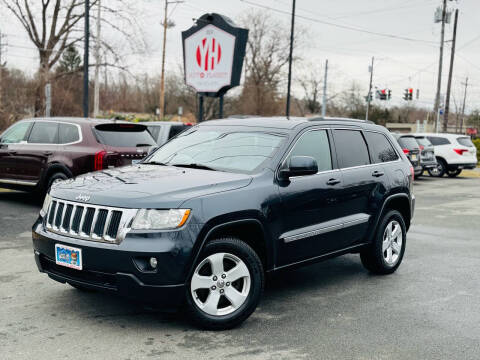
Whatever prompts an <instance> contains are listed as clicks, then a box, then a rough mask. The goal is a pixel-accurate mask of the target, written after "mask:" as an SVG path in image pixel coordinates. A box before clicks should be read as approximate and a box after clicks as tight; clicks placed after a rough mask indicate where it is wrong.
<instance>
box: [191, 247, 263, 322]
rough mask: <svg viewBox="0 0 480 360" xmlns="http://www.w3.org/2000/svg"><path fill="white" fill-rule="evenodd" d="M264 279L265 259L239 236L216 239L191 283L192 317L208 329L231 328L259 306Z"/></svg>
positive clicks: (199, 261)
mask: <svg viewBox="0 0 480 360" xmlns="http://www.w3.org/2000/svg"><path fill="white" fill-rule="evenodd" d="M264 282H265V278H264V272H263V266H262V262H261V261H260V258H259V257H258V255H257V254H256V253H255V251H254V250H253V249H252V248H251V247H250V246H248V245H247V244H246V243H245V242H243V241H241V240H239V239H236V238H221V239H217V240H213V241H211V242H209V243H208V244H207V245H206V246H205V248H204V250H203V251H202V253H201V255H200V257H199V259H198V262H197V263H196V264H195V270H194V271H193V274H192V275H191V277H190V278H189V280H188V282H187V287H186V288H187V289H186V291H187V294H186V295H187V296H186V298H187V307H188V310H189V313H190V317H191V319H192V320H193V321H194V322H195V323H196V324H197V325H199V326H200V327H202V328H204V329H209V330H225V329H231V328H233V327H235V326H237V325H239V324H241V323H242V322H243V321H245V320H246V319H247V318H248V317H249V316H250V315H251V314H252V313H253V311H254V310H255V309H256V307H257V305H258V303H259V302H260V298H261V295H262V292H263V287H264Z"/></svg>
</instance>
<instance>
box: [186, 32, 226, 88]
mask: <svg viewBox="0 0 480 360" xmlns="http://www.w3.org/2000/svg"><path fill="white" fill-rule="evenodd" d="M184 47H185V48H184V50H185V80H186V83H187V85H190V86H192V87H193V88H194V89H195V90H196V91H197V92H210V93H216V92H218V91H219V90H220V89H221V88H223V87H224V86H228V85H230V82H231V77H232V68H233V60H234V59H233V55H234V50H235V36H233V35H232V34H229V33H228V32H226V31H223V30H222V29H219V28H218V27H216V26H214V25H207V26H205V27H203V28H202V29H200V30H199V31H197V32H195V33H193V34H192V35H190V36H189V37H187V38H186V39H185V42H184Z"/></svg>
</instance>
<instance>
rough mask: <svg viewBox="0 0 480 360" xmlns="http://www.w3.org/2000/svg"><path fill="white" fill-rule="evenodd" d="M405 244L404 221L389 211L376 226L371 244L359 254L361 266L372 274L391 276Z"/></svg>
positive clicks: (397, 265) (397, 214)
mask: <svg viewBox="0 0 480 360" xmlns="http://www.w3.org/2000/svg"><path fill="white" fill-rule="evenodd" d="M406 243H407V231H406V226H405V220H404V219H403V216H402V214H401V213H400V212H398V211H397V210H389V211H388V212H387V213H385V215H383V217H382V219H381V220H380V224H379V225H378V228H377V232H376V234H375V237H374V239H373V242H372V244H370V245H369V246H368V247H367V248H365V249H364V250H362V251H361V252H360V258H361V260H362V264H363V266H364V267H365V268H366V269H367V270H369V271H371V272H372V273H374V274H381V275H386V274H391V273H393V272H395V270H397V269H398V267H399V266H400V264H401V263H402V259H403V255H404V254H405V246H406Z"/></svg>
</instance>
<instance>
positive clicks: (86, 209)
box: [33, 118, 414, 329]
mask: <svg viewBox="0 0 480 360" xmlns="http://www.w3.org/2000/svg"><path fill="white" fill-rule="evenodd" d="M412 171H413V170H412V167H411V165H410V163H409V161H408V159H407V158H406V157H405V155H404V154H403V152H402V149H401V148H400V147H399V146H398V144H397V143H396V142H395V140H394V139H393V138H392V136H391V135H390V134H389V133H388V131H387V130H385V128H383V127H380V126H376V125H373V124H370V123H366V122H363V121H356V120H345V119H295V120H286V119H275V118H273V119H272V118H270V119H265V118H258V119H243V120H242V119H229V120H217V121H209V122H206V123H202V124H201V125H199V126H196V127H192V128H191V129H190V130H187V131H185V132H183V133H182V134H180V135H179V136H177V137H176V138H174V139H173V140H171V141H170V142H168V143H167V144H165V145H164V146H162V147H161V148H159V149H158V150H157V151H155V152H154V153H153V154H151V155H150V156H148V157H147V158H145V160H144V161H143V162H142V163H140V164H136V165H131V166H126V167H123V168H115V169H108V170H103V171H99V172H94V173H90V174H86V175H82V176H79V177H77V178H76V179H70V180H65V181H60V182H58V183H56V184H54V185H53V187H52V189H51V191H50V193H49V195H48V196H47V198H46V199H45V203H44V205H43V208H42V210H41V212H40V217H39V218H38V220H37V222H36V223H35V224H34V226H33V246H34V251H35V260H36V262H37V265H38V268H39V270H40V271H41V272H45V273H47V274H48V275H49V276H50V277H51V278H52V279H54V280H57V281H60V282H62V283H65V282H67V283H69V284H71V285H73V286H74V287H76V288H80V289H101V290H107V291H112V292H116V293H118V294H121V295H124V296H127V297H131V298H136V299H141V300H142V301H146V302H149V303H152V304H155V305H157V306H161V307H164V308H166V307H177V306H181V305H182V304H184V303H185V302H186V305H187V308H188V310H189V311H190V313H191V317H192V318H193V319H194V320H196V321H197V322H198V323H199V324H200V325H201V326H203V327H205V328H210V329H225V328H230V327H233V326H235V325H237V324H239V323H241V322H242V321H244V320H245V319H246V318H247V317H248V316H249V315H250V314H251V313H252V312H253V311H254V310H255V308H256V306H257V304H258V303H259V301H260V297H261V294H262V290H263V287H264V275H265V272H267V273H268V272H273V271H276V270H279V269H283V268H287V267H292V266H298V265H303V264H308V263H311V262H313V261H318V260H323V259H327V258H329V257H333V256H338V255H342V254H346V253H360V256H361V260H362V263H363V264H364V266H365V267H366V268H367V269H368V270H370V271H372V272H374V273H379V274H389V273H392V272H394V271H395V270H396V269H397V268H398V266H399V265H400V263H401V261H402V257H403V254H404V252H405V243H406V233H407V230H408V228H409V225H410V219H411V217H412V215H413V208H414V196H413V194H412V177H413V176H412Z"/></svg>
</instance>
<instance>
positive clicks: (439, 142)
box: [427, 136, 450, 146]
mask: <svg viewBox="0 0 480 360" xmlns="http://www.w3.org/2000/svg"><path fill="white" fill-rule="evenodd" d="M427 138H428V140H430V142H431V143H432V144H433V145H434V146H438V145H448V144H450V141H449V140H448V139H445V138H442V137H438V136H427Z"/></svg>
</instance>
